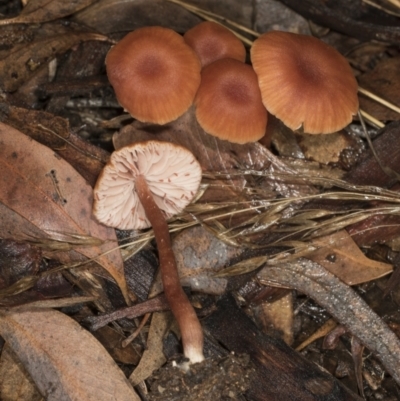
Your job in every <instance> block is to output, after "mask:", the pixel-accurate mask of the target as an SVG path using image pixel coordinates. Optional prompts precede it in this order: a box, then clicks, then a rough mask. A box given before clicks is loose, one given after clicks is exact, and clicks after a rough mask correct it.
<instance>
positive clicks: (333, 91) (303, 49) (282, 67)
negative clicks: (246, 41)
mask: <svg viewBox="0 0 400 401" xmlns="http://www.w3.org/2000/svg"><path fill="white" fill-rule="evenodd" d="M251 61H252V64H253V68H254V70H255V72H256V74H257V76H258V81H259V85H260V89H261V95H262V99H263V103H264V105H265V107H266V108H267V110H268V112H269V113H271V114H273V115H274V116H276V117H278V118H279V119H280V120H282V121H283V123H284V124H285V125H286V126H288V127H289V128H291V129H292V130H297V129H299V128H300V127H301V126H303V130H304V132H305V133H309V134H325V133H331V132H336V131H338V130H340V129H342V128H344V127H345V126H346V125H347V124H349V123H350V122H351V120H352V117H353V115H355V114H356V113H357V111H358V97H357V81H356V79H355V77H354V75H353V72H352V70H351V67H350V65H349V63H348V62H347V60H346V59H345V58H344V57H343V56H342V55H341V54H340V53H339V52H338V51H337V50H335V49H334V48H332V47H331V46H329V45H327V44H325V43H324V42H322V41H321V40H319V39H316V38H314V37H312V36H306V35H298V34H294V33H289V32H278V31H273V32H267V33H265V34H263V35H261V36H260V37H259V38H258V39H256V40H255V42H254V44H253V46H252V48H251Z"/></svg>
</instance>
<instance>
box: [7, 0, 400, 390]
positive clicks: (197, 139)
mask: <svg viewBox="0 0 400 401" xmlns="http://www.w3.org/2000/svg"><path fill="white" fill-rule="evenodd" d="M30 3H31V8H30V9H29V7H27V8H26V11H24V12H23V13H21V17H22V18H25V17H23V16H24V13H26V14H27V15H29V13H28V11H29V10H31V11H32V10H33V11H32V16H33V17H32V16H31V18H37V17H35V12H36V11H35V10H34V8H35V5H38V4H42V3H47V4H46V6H48V7H49V8H48V11H49V12H48V14H49V15H52V12H53V11H51V10H52V8H51V7H54V9H55V10H56V12H55V13H54V15H55V16H56V17H55V18H58V17H59V16H61V14H59V15H58V16H57V12H58V13H60V12H61V6H59V5H58V2H57V1H55V0H53V1H48V2H43V1H42V2H41V1H34V0H31V2H30ZM78 3H79V2H77V3H76V4H71V5H70V6H68V5H67V8H68V7H70V10H71V13H73V12H74V11H76V9H77V8H78V7H79V4H83V3H84V2H80V3H79V4H78ZM87 3H88V2H87ZM124 3H125V2H108V4H107V3H106V2H98V3H96V4H95V5H93V6H91V7H88V8H87V9H86V10H84V11H81V12H80V13H78V14H77V15H78V16H79V15H81V16H84V17H83V18H87V19H86V21H91V22H93V23H96V20H95V19H96V15H97V12H99V15H101V13H103V15H104V16H106V18H107V21H108V25H107V24H106V25H107V26H106V27H105V28H104V31H102V32H103V33H109V32H116V31H118V29H116V28H115V24H114V26H113V24H112V19H111V18H109V12H108V11H109V8H108V6H111V7H118V8H119V10H122V14H125V15H126V13H125V12H124V11H126V7H128V6H127V5H125V4H124ZM128 3H129V2H128ZM130 3H132V4H130V6H132V5H134V6H135V7H137V9H138V10H139V12H140V10H141V8H140V7H141V5H140V4H136V3H135V2H130ZM134 3H135V4H134ZM151 3H152V5H155V4H159V3H160V2H151ZM28 4H29V3H28ZM73 7H76V9H73ZM96 7H98V8H96ZM173 7H175V8H174V9H175V10H180V8H179V7H177V6H176V5H173ZM45 8H46V7H45ZM57 8H59V9H58V10H57ZM143 9H144V8H143ZM195 11H196V10H195ZM197 11H199V10H197ZM45 14H46V12H42V15H41V16H40V13H39V16H40V17H39V18H44V16H45ZM167 14H168V13H167V12H166V15H167ZM65 15H67V14H65ZM177 15H179V16H182V17H179V18H182V19H181V20H180V19H179V18H178V19H177V20H176V21H174V23H178V24H179V23H181V26H184V24H189V25H190V24H194V21H197V20H196V19H195V18H192V17H189V15H190V14H189V13H186V14H177ZM205 15H206V16H208V17H211V18H217V19H218V15H215V14H214V15H212V14H210V13H209V12H208V13H207V12H205V13H203V15H202V16H205ZM139 16H140V14H139ZM160 16H162V15H161V14H160V15H158V17H160ZM17 18H18V17H17ZM78 18H79V17H78ZM191 18H192V19H191ZM226 19H228V20H229V18H222V20H226ZM234 19H235V18H232V20H234ZM133 20H135V19H133ZM43 21H44V19H43ZM82 21H83V20H82ZM99 21H100V20H99ZM165 21H168V20H165ZM21 22H22V21H21ZM28 22H29V21H28ZM135 23H136V22H135V21H133V22H131V24H133V27H132V28H134V27H135V26H134V24H135ZM168 24H169V23H168ZM168 24H167V25H168ZM88 25H90V24H88ZM28 27H29V25H28ZM97 27H98V28H100V26H99V25H98V26H97ZM4 28H6V27H4ZM7 28H8V27H7ZM132 28H130V29H132ZM239 28H240V24H239ZM15 29H17V28H15ZM184 30H185V29H183V31H184ZM250 33H251V32H250ZM63 35H64V34H63ZM66 35H68V34H66ZM79 35H80V34H78V35H77V36H76V37H75V39H73V38H71V40H72V42H71V41H69V42H68V41H66V42H65V44H62V43H60V44H58V45H57V46H58V50H57V51H56V53H52V52H49V49H50V48H51V47H52V43H53V42H51V37H50V39H49V40H48V39H47V38H44V41H43V42H40V41H36V42H35V45H34V46H31V45H30V44H28V45H23V46H20V48H18V46H17V47H16V48H15V49H14V50H15V51H16V52H18V51H22V52H23V50H24V46H26V47H25V50H26V51H27V55H30V56H32V55H34V54H35V52H36V51H37V50H38V49H39V47H40V44H42V45H43V46H44V49H43V52H42V53H39V55H40V60H39V61H37V60H38V59H37V60H36V59H32V61H31V60H30V58H26V57H25V58H21V57H20V56H18V53H16V56H15V58H9V59H8V60H7V62H5V61H4V63H3V64H4V66H7V65H10V64H11V61H13V62H14V63H15V68H19V70H18V71H17V70H15V71H17V75H18V73H19V72H21V79H20V80H19V77H15V74H14V76H12V74H11V75H10V74H9V75H4V79H5V82H6V86H5V87H4V88H3V89H5V90H7V91H10V90H16V89H18V87H20V85H22V84H23V83H24V82H29V80H30V79H31V78H32V76H33V75H34V74H33V73H34V72H35V69H36V68H37V67H38V66H39V64H40V65H42V64H45V63H47V61H48V60H50V59H51V58H52V57H54V56H57V55H58V54H62V53H64V52H65V51H66V50H67V49H69V48H71V47H74V46H76V45H78V43H79V42H80V40H78V39H77V38H78V36H79ZM88 35H89V36H87V38H90V35H91V33H89V34H88ZM84 37H85V36H84V34H83V36H82V37H81V39H82V38H84ZM95 37H96V36H92V38H95ZM64 39H65V37H64V36H60V40H61V42H63V41H64ZM97 39H100V40H107V39H106V38H105V37H99V36H97ZM74 40H75V42H74ZM89 40H90V39H89ZM37 46H39V47H37ZM46 47H47V50H46ZM2 54H4V53H2ZM6 58H7V57H6ZM1 59H2V60H5V58H3V57H1ZM0 62H2V61H1V60H0ZM24 65H28V66H29V67H30V69H31V73H29V74H27V73H26V72H25V71H24V70H23V68H25V67H22V66H24ZM15 71H14V72H15ZM8 73H9V72H8ZM11 78H12V79H11ZM0 82H1V80H0ZM15 82H16V83H15ZM28 119H29V118H28ZM378 122H379V121H378ZM379 123H380V122H379ZM50 129H51V128H50ZM187 130H189V135H187V136H183V135H182V134H183V133H184V132H186V131H187ZM156 131H157V135H159V137H160V138H163V139H166V140H168V141H172V142H177V143H183V144H184V146H187V147H189V148H190V149H192V150H193V151H194V152H195V153H196V155H197V157H198V158H199V159H200V161H201V163H202V165H203V168H204V170H205V173H204V183H203V187H202V196H201V197H199V199H198V201H197V202H196V203H194V204H192V205H190V207H189V208H188V209H187V210H186V211H185V213H183V214H181V215H180V216H178V217H176V218H175V219H174V220H173V221H171V222H170V230H171V232H177V231H182V233H185V232H189V231H188V230H186V231H185V229H186V228H189V227H195V226H201V227H202V228H204V229H206V230H207V232H208V233H212V235H214V236H215V238H218V239H219V240H221V241H223V243H225V244H229V246H233V247H237V248H239V249H241V250H245V252H244V255H245V256H243V260H242V261H240V262H239V263H236V264H235V263H233V264H232V266H231V267H229V268H228V269H225V270H223V271H222V272H221V271H219V272H218V273H216V274H217V275H218V276H220V278H222V277H223V276H224V277H228V278H231V277H233V276H237V275H242V274H244V273H246V272H251V271H254V270H256V269H257V268H258V269H259V268H262V267H263V266H267V267H265V268H264V269H263V270H262V271H263V272H264V271H265V270H267V269H270V268H271V267H272V268H275V267H276V266H278V267H279V266H281V264H286V265H287V266H296V264H298V263H300V264H301V263H302V262H296V261H299V260H300V261H301V259H299V258H301V257H307V258H310V259H312V258H314V260H316V261H317V262H318V264H319V263H321V264H323V262H325V264H328V265H331V267H332V271H333V272H334V273H335V275H337V276H338V277H340V279H341V280H343V281H344V282H346V283H348V284H350V285H353V284H355V283H360V282H365V281H369V280H374V279H376V278H378V277H381V276H382V275H385V274H388V273H389V272H390V271H391V268H392V267H391V265H390V264H387V263H382V262H378V261H374V260H371V259H368V258H366V257H365V256H364V255H363V253H361V251H360V250H359V248H358V247H357V245H355V244H354V243H352V241H351V240H350V239H349V237H348V235H347V233H346V232H345V231H344V229H345V228H346V227H349V226H350V225H354V224H355V223H362V222H364V221H368V219H369V218H375V217H379V216H397V215H398V214H399V213H398V199H397V198H398V195H397V192H395V191H390V190H386V189H383V188H382V187H380V186H375V187H374V186H372V185H370V186H366V185H356V184H349V182H347V181H346V178H344V179H340V178H338V177H332V176H325V175H324V174H321V173H320V174H319V175H318V174H317V175H310V174H309V173H308V172H303V173H300V174H299V172H298V170H297V169H296V168H294V167H293V165H292V164H291V163H285V160H284V159H283V158H281V157H277V156H275V155H274V154H272V153H270V152H268V151H266V150H265V149H264V148H263V147H262V146H261V145H259V144H254V145H250V146H247V147H243V148H242V147H238V146H235V145H233V146H232V145H230V144H227V143H223V142H221V141H216V140H214V139H210V138H208V137H207V135H206V134H205V133H204V132H202V131H201V130H200V129H199V127H198V126H197V124H196V123H195V121H194V120H193V115H190V113H188V114H187V115H185V116H183V117H182V119H181V121H178V122H177V123H172V124H171V126H169V127H166V129H164V130H163V132H162V133H160V132H158V131H160V130H159V129H158V128H156V127H151V126H148V125H143V124H140V123H138V122H134V123H133V124H130V125H128V126H126V127H125V128H124V129H122V130H121V131H120V133H119V134H117V135H116V136H115V139H114V140H115V146H116V147H118V146H122V145H121V143H123V141H131V140H141V139H145V138H148V137H151V136H153V135H154V133H155V132H156ZM176 134H178V135H176ZM123 135H124V136H123ZM119 141H122V142H119ZM62 146H63V145H62ZM343 176H344V175H343V174H340V177H342V178H343ZM49 178H50V181H52V185H53V186H54V187H56V186H57V185H55V184H58V183H57V182H56V181H58V177H57V176H56V177H53V178H52V177H51V176H50V177H49ZM59 189H60V188H59ZM61 189H64V188H61ZM63 197H64V195H63V191H60V190H59V191H57V190H56V191H55V192H54V191H53V202H55V203H57V202H59V201H60V200H62V199H63ZM57 199H58V201H57ZM318 201H321V202H322V203H323V202H326V204H327V205H328V206H329V207H328V208H324V207H315V203H316V202H318ZM335 204H338V205H342V206H343V209H342V210H341V211H338V209H337V208H335V207H333V208H332V205H335ZM308 205H309V207H308ZM331 208H332V209H331ZM0 214H1V215H2V216H3V215H10V209H9V208H8V207H5V206H4V204H0ZM21 222H23V223H24V225H25V230H26V232H25V234H26V233H27V234H28V236H29V237H31V238H32V237H35V238H36V243H37V244H39V245H41V246H42V247H44V248H46V246H47V249H50V245H51V246H53V251H54V250H56V249H57V250H59V248H62V249H63V250H66V251H67V252H66V253H67V254H71V252H73V251H72V249H73V250H74V251H75V250H76V249H82V248H86V246H84V247H83V245H88V246H95V247H96V246H98V245H99V244H97V243H96V240H95V241H94V242H93V237H92V235H91V234H92V233H90V235H86V234H85V233H82V232H80V233H72V235H71V232H69V231H63V230H61V231H59V230H58V228H57V230H51V229H50V230H47V232H46V236H48V237H49V238H51V240H52V241H51V242H50V241H48V239H47V240H44V241H43V239H41V238H42V237H43V232H42V231H41V230H38V229H37V226H35V224H33V225H32V224H27V223H26V221H24V220H21V218H20V217H19V216H18V215H14V216H12V217H8V220H7V224H8V226H9V227H18V226H20V224H21ZM24 225H23V226H24ZM52 237H53V238H52ZM54 237H55V238H54ZM132 238H133V241H131V243H130V244H126V245H125V247H126V249H127V250H128V249H129V248H130V249H129V252H130V255H132V254H135V253H136V252H140V251H141V250H142V249H143V247H145V246H147V244H149V241H150V240H151V239H152V232H151V230H149V231H146V232H143V233H132ZM57 244H58V245H57ZM77 247H78V248H77ZM246 250H247V251H251V252H253V253H255V254H258V256H256V257H250V256H248V255H250V254H249V253H247V254H246ZM182 252H185V247H184V246H183V249H182ZM262 253H266V256H263V255H262ZM357 253H358V254H359V256H357ZM192 255H193V254H192ZM246 255H247V256H246ZM260 255H261V256H260ZM126 257H128V255H127V254H126ZM200 260H201V258H200ZM326 262H327V263H326ZM78 263H79V262H78ZM307 263H314V264H317V263H315V262H307ZM228 264H229V262H228ZM290 268H291V267H289V270H290ZM293 269H295V268H294V267H293ZM293 269H292V271H294V270H293ZM297 269H299V268H298V267H297ZM346 269H348V271H346ZM197 274H198V273H193V272H190V271H188V275H194V278H196V277H197V276H196V275H197ZM279 274H280V273H279ZM305 275H306V274H305ZM332 277H334V276H332ZM224 280H225V278H224ZM282 280H283V279H282ZM288 280H289V279H288ZM291 280H292V281H291V285H293V276H292V277H291ZM277 281H278V280H277ZM281 285H282V284H281ZM312 285H313V283H312V282H310V281H308V282H307V280H305V284H304V285H303V287H301V288H300V286H299V290H301V291H302V292H304V293H305V294H309V295H310V296H311V297H313V295H312V294H311V293H313V289H312V288H313V287H312ZM288 286H289V285H288ZM293 288H296V287H295V286H294V285H293ZM314 295H315V294H314ZM330 295H331V296H333V295H334V294H333V293H331V294H330ZM351 299H352V300H353V301H354V302H355V304H357V299H356V298H355V300H354V299H353V298H351ZM317 301H319V299H317ZM325 302H326V301H325ZM338 303H339V304H340V301H338ZM321 304H322V305H324V301H323V300H322V301H321ZM357 305H358V304H357ZM327 310H329V308H327ZM331 313H332V315H333V316H335V317H336V319H337V320H338V321H345V322H347V325H348V326H351V324H352V322H351V321H350V320H346V319H347V318H348V316H347V317H346V316H342V315H340V314H338V313H337V312H336V311H333V312H331ZM366 316H369V318H370V319H372V320H376V319H377V320H378V326H379V318H378V317H377V316H375V315H371V314H369V315H368V313H367V312H366ZM355 326H356V325H355ZM378 326H376V327H378ZM150 328H154V326H153V325H151V326H150ZM377 330H378V331H379V327H378V328H377ZM352 332H353V334H354V335H356V336H358V335H357V334H358V332H357V327H355V328H353V330H352ZM161 337H162V335H161V333H160V338H161ZM358 337H359V336H358ZM359 338H361V337H359ZM158 341H159V342H158V346H157V347H156V349H158V351H157V352H158V353H159V354H158V355H159V356H160V355H161V353H162V350H161V345H160V344H161V342H160V340H158ZM365 341H366V342H368V341H369V340H368V339H365ZM368 344H370V345H369V346H370V347H371V349H372V350H373V349H374V344H373V343H368ZM371 344H372V345H371ZM375 352H377V351H376V349H375ZM378 355H379V356H380V358H381V359H382V360H383V362H384V364H385V365H386V364H389V365H391V364H393V363H394V364H395V363H396V361H392V360H390V358H389V359H388V360H387V359H385V358H383V357H382V355H381V354H379V350H378ZM153 358H155V357H154V356H149V357H148V363H149V364H150V366H153V367H158V366H160V364H161V363H162V358H160V359H159V362H158V363H156V364H153V363H152V360H153ZM145 359H146V358H145ZM388 372H390V367H389V368H388ZM136 373H137V374H140V377H141V378H142V379H145V378H146V377H148V375H150V374H151V368H148V369H147V374H143V375H142V374H141V373H140V368H139V367H138V368H137V370H136ZM394 377H395V378H396V375H394ZM139 381H141V380H139ZM139 381H138V383H139Z"/></svg>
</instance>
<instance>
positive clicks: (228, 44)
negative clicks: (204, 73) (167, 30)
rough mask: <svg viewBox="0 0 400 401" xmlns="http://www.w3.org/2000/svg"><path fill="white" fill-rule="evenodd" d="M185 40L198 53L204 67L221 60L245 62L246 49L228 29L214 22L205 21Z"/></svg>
mask: <svg viewBox="0 0 400 401" xmlns="http://www.w3.org/2000/svg"><path fill="white" fill-rule="evenodd" d="M183 38H184V39H185V42H186V43H187V44H188V45H189V46H190V47H191V48H192V49H193V50H194V51H195V52H196V54H197V55H198V56H199V59H200V61H201V65H202V67H205V66H206V65H208V64H211V63H212V62H213V61H216V60H219V59H221V58H233V59H235V60H239V61H242V62H244V61H245V59H246V49H245V48H244V45H243V43H242V42H241V41H240V39H238V38H237V37H236V36H235V34H233V33H232V32H231V31H230V30H229V29H228V28H225V27H224V26H222V25H221V24H217V23H216V22H213V21H205V22H201V23H200V24H198V25H196V26H195V27H193V28H192V29H189V30H188V31H187V32H186V33H185V34H184V35H183Z"/></svg>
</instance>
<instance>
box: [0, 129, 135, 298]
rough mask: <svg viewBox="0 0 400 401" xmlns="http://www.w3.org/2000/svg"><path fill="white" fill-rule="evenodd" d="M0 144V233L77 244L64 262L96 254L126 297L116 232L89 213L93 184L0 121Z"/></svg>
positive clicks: (4, 236)
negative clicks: (90, 184)
mask: <svg viewBox="0 0 400 401" xmlns="http://www.w3.org/2000/svg"><path fill="white" fill-rule="evenodd" d="M0 145H1V146H0V168H1V171H2V174H0V222H1V224H0V232H1V235H0V236H1V237H2V238H6V239H15V240H20V241H21V240H28V241H34V240H36V241H39V240H41V239H51V240H54V241H70V242H74V241H77V242H78V244H79V242H80V246H79V245H76V246H75V247H74V250H73V251H72V252H69V253H68V259H69V261H71V260H80V259H82V257H80V255H84V256H85V257H87V258H96V262H97V263H98V264H99V265H101V266H102V267H103V268H104V269H105V270H107V271H108V272H109V273H110V274H111V276H112V277H113V278H114V279H115V280H116V281H117V283H118V285H119V286H120V288H121V290H122V292H123V293H124V295H125V297H126V299H128V291H127V287H126V282H125V277H124V270H123V262H122V258H121V253H120V251H119V249H116V250H115V249H114V248H115V247H116V246H117V239H116V236H115V232H114V230H113V229H111V228H108V227H105V226H103V225H101V224H99V223H97V221H95V220H94V218H93V217H92V198H93V194H92V188H91V187H90V186H89V185H88V184H87V183H86V181H85V180H84V179H83V178H82V177H81V176H80V175H79V174H78V173H77V172H76V171H75V170H74V169H73V168H72V167H71V166H70V165H69V164H68V163H67V162H65V161H64V160H63V159H61V158H60V157H59V156H58V155H57V154H55V153H54V152H53V151H51V150H50V149H48V148H46V147H45V146H43V145H41V144H39V143H38V142H36V141H34V140H32V139H31V138H29V137H27V136H26V135H24V134H22V133H21V132H19V131H17V130H15V129H14V128H12V127H9V126H7V125H5V124H2V123H0ZM85 244H86V246H84V245H85ZM82 245H83V246H82ZM104 252H108V253H107V254H106V255H102V254H103V253H104ZM65 256H66V255H64V257H65Z"/></svg>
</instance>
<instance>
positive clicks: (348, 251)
mask: <svg viewBox="0 0 400 401" xmlns="http://www.w3.org/2000/svg"><path fill="white" fill-rule="evenodd" d="M311 242H312V244H314V245H316V246H317V247H318V249H317V250H316V251H313V252H312V253H311V254H309V255H307V257H308V258H309V259H311V260H313V261H314V262H317V263H318V264H320V265H321V266H323V267H325V269H327V270H328V271H330V272H331V273H333V274H334V275H335V276H337V277H338V278H339V279H340V280H342V281H343V282H345V283H346V284H348V285H356V284H361V283H365V282H367V281H372V280H375V279H377V278H379V277H382V276H385V275H387V274H389V273H391V272H392V271H393V266H392V265H389V264H387V263H383V262H377V261H376V260H372V259H369V258H367V257H366V256H365V255H364V254H363V253H362V252H361V250H360V248H359V247H358V245H357V244H356V243H355V242H354V241H353V239H352V238H351V236H350V235H349V234H348V233H347V231H346V230H341V231H338V232H337V233H335V234H331V235H328V236H326V237H321V238H317V239H314V240H312V241H311Z"/></svg>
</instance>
